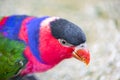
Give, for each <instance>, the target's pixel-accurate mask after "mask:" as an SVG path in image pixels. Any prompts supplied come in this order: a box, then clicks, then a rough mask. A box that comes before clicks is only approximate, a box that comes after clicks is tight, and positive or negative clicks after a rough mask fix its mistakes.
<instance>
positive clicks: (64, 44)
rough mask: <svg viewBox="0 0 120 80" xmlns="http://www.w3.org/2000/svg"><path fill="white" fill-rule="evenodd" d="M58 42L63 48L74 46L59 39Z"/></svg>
mask: <svg viewBox="0 0 120 80" xmlns="http://www.w3.org/2000/svg"><path fill="white" fill-rule="evenodd" d="M58 41H59V42H60V43H61V44H62V45H63V46H66V47H71V46H73V45H72V44H70V43H68V42H67V41H66V40H64V39H58Z"/></svg>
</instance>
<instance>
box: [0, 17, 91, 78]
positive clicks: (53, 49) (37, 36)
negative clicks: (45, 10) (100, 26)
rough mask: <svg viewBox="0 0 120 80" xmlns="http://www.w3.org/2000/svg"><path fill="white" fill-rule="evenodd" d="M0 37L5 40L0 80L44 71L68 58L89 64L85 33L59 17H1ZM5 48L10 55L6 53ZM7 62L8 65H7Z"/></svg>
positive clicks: (0, 65)
mask: <svg viewBox="0 0 120 80" xmlns="http://www.w3.org/2000/svg"><path fill="white" fill-rule="evenodd" d="M0 34H1V41H2V40H3V41H2V42H4V41H5V40H6V42H4V43H5V44H6V45H8V47H5V48H6V49H4V50H5V51H4V50H3V52H2V51H0V60H1V61H0V69H1V70H2V69H3V70H2V71H3V72H1V71H0V80H1V79H3V78H4V77H5V76H6V78H4V80H5V79H8V78H10V77H7V76H9V75H11V74H12V75H11V77H14V76H15V75H19V76H20V77H22V76H24V75H27V74H30V73H35V72H44V71H47V70H49V69H51V68H53V67H54V66H55V65H57V64H58V63H59V62H61V61H62V60H64V59H67V58H71V57H75V58H76V59H78V60H80V61H82V62H84V63H86V64H89V61H90V53H89V51H88V49H87V45H86V36H85V33H84V32H83V31H82V29H81V28H80V27H79V26H77V25H75V24H74V23H72V22H70V21H68V20H66V19H63V18H60V17H50V16H43V17H34V16H27V15H12V16H5V17H2V18H1V19H0ZM2 38H5V39H2ZM9 41H10V42H9ZM2 42H0V43H2ZM7 42H8V43H7ZM14 42H15V43H14ZM11 44H13V45H11ZM10 45H11V46H10ZM2 47H4V46H1V45H0V48H2ZM17 47H18V48H17ZM7 48H8V49H9V48H10V52H11V53H10V52H7ZM14 49H16V51H15V50H14ZM0 50H1V49H0ZM8 51H9V50H8ZM11 57H13V58H11ZM3 58H6V59H3ZM12 59H13V60H12ZM8 62H10V64H11V65H10V64H9V65H7V64H8ZM16 63H17V64H18V65H16ZM20 64H21V65H20ZM3 65H5V66H7V67H10V68H6V69H9V70H5V71H4V67H3V68H2V66H3ZM12 66H13V68H11V67H12ZM10 69H11V70H10ZM3 76H4V77H3Z"/></svg>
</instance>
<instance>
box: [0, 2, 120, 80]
mask: <svg viewBox="0 0 120 80" xmlns="http://www.w3.org/2000/svg"><path fill="white" fill-rule="evenodd" d="M12 14H28V15H35V16H43V15H49V16H60V17H63V18H66V19H69V20H70V21H73V22H74V23H76V24H77V25H80V26H81V28H82V29H83V30H84V31H85V33H86V35H87V38H88V40H87V43H88V47H89V48H90V52H91V62H90V64H89V65H88V66H86V65H84V64H83V63H81V62H79V61H78V60H76V59H73V58H72V59H68V60H64V61H63V62H61V63H60V64H58V65H57V66H56V67H55V68H53V69H51V70H49V71H47V72H45V73H37V74H35V76H36V77H38V78H39V79H38V80H120V0H23V1H22V0H14V1H13V0H3V1H2V0H0V16H4V15H12Z"/></svg>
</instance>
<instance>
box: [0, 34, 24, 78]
mask: <svg viewBox="0 0 120 80" xmlns="http://www.w3.org/2000/svg"><path fill="white" fill-rule="evenodd" d="M24 48H25V45H24V43H23V42H20V41H15V40H10V39H7V38H5V37H3V36H1V35H0V80H7V79H9V78H10V77H12V76H14V75H15V74H16V73H17V72H18V71H19V70H20V69H21V68H22V67H23V63H21V62H23V61H24V60H25V58H24V57H23V54H22V53H23V50H24Z"/></svg>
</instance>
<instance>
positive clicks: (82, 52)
mask: <svg viewBox="0 0 120 80" xmlns="http://www.w3.org/2000/svg"><path fill="white" fill-rule="evenodd" d="M73 57H75V58H76V59H78V60H80V61H82V62H84V63H85V64H86V65H88V64H89V62H90V53H89V51H88V50H87V49H78V50H76V51H74V52H73Z"/></svg>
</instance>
